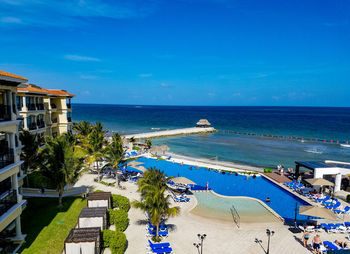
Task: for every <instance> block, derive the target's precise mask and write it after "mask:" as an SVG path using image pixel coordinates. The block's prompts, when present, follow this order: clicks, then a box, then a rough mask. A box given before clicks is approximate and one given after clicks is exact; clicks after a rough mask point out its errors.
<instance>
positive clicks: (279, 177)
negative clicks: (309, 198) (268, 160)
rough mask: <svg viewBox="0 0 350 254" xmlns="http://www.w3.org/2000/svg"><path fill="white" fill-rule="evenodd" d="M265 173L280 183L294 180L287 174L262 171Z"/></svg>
mask: <svg viewBox="0 0 350 254" xmlns="http://www.w3.org/2000/svg"><path fill="white" fill-rule="evenodd" d="M262 174H264V175H266V176H267V177H270V178H271V179H273V180H275V181H276V182H279V183H282V184H283V183H285V182H292V180H290V179H289V178H288V177H286V176H285V175H280V174H278V173H276V172H273V173H262Z"/></svg>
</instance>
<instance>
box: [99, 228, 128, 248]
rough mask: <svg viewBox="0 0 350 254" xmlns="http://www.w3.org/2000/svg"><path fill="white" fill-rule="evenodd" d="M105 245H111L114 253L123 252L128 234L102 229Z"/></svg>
mask: <svg viewBox="0 0 350 254" xmlns="http://www.w3.org/2000/svg"><path fill="white" fill-rule="evenodd" d="M102 239H103V247H109V248H110V249H111V253H112V254H122V253H124V252H125V249H126V236H125V234H124V233H123V232H120V231H112V230H110V229H105V230H103V231H102Z"/></svg>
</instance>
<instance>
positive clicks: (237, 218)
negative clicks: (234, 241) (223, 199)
mask: <svg viewBox="0 0 350 254" xmlns="http://www.w3.org/2000/svg"><path fill="white" fill-rule="evenodd" d="M230 211H231V214H232V218H233V222H234V223H235V224H236V226H237V228H239V226H240V220H241V217H240V216H239V214H238V212H237V210H236V208H235V206H234V205H232V207H231V208H230Z"/></svg>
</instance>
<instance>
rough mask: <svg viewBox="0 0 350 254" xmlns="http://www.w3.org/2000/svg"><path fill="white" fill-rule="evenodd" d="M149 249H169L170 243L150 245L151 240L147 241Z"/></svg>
mask: <svg viewBox="0 0 350 254" xmlns="http://www.w3.org/2000/svg"><path fill="white" fill-rule="evenodd" d="M148 243H149V247H151V248H152V249H161V248H169V247H170V243H152V242H151V240H148Z"/></svg>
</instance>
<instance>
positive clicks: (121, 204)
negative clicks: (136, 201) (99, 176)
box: [112, 194, 130, 212]
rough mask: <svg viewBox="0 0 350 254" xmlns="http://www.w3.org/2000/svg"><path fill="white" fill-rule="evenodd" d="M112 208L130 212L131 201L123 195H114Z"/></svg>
mask: <svg viewBox="0 0 350 254" xmlns="http://www.w3.org/2000/svg"><path fill="white" fill-rule="evenodd" d="M112 207H113V208H119V209H121V210H124V211H125V212H128V211H129V209H130V200H129V199H128V198H127V197H124V196H122V195H118V194H112Z"/></svg>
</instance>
